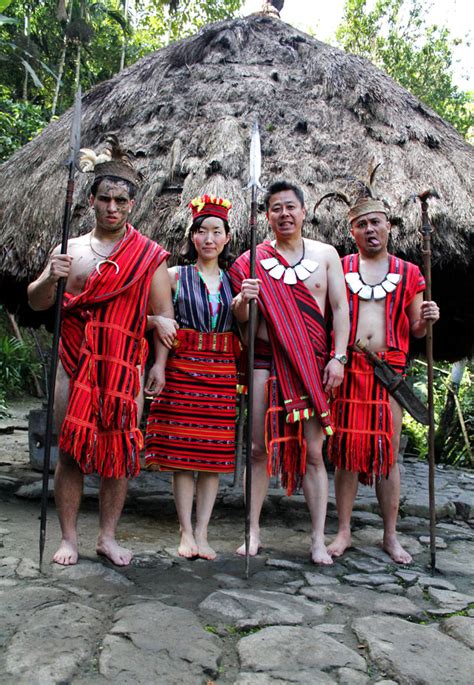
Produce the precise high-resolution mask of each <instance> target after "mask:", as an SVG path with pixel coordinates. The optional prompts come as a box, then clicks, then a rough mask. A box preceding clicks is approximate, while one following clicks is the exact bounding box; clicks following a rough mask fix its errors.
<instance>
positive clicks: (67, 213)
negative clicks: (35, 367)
mask: <svg viewBox="0 0 474 685" xmlns="http://www.w3.org/2000/svg"><path fill="white" fill-rule="evenodd" d="M80 141H81V87H80V86H78V88H77V91H76V98H75V102H74V111H73V116H72V127H71V140H70V145H69V159H68V160H67V162H66V166H67V168H68V172H69V173H68V181H67V187H66V201H65V203H64V214H63V227H62V241H61V254H67V243H68V240H69V225H70V222H71V210H72V196H73V193H74V172H75V168H76V160H77V156H78V154H79V148H80ZM65 288H66V279H65V278H60V279H59V281H58V287H57V291H56V301H55V303H54V330H53V344H52V348H51V366H50V371H49V387H48V408H47V412H46V429H45V436H44V461H43V485H42V491H41V522H40V537H39V570H40V573H41V566H42V563H43V552H44V543H45V540H46V518H47V513H48V490H49V465H50V461H51V443H52V436H53V414H54V391H55V385H56V372H57V369H58V357H59V338H60V334H61V306H62V302H63V297H64V290H65Z"/></svg>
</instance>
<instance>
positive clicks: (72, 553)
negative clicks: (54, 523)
mask: <svg viewBox="0 0 474 685" xmlns="http://www.w3.org/2000/svg"><path fill="white" fill-rule="evenodd" d="M78 557H79V555H78V553H77V544H76V543H74V542H69V541H68V540H64V539H63V540H61V544H60V545H59V548H58V550H57V552H56V553H55V554H54V556H53V561H54V562H55V563H56V564H61V566H73V565H74V564H77V560H78Z"/></svg>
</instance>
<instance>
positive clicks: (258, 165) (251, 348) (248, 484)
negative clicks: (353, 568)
mask: <svg viewBox="0 0 474 685" xmlns="http://www.w3.org/2000/svg"><path fill="white" fill-rule="evenodd" d="M261 169H262V153H261V148H260V133H259V130H258V121H257V119H255V120H254V122H253V127H252V138H251V141H250V181H249V183H248V185H247V186H246V188H244V190H248V189H249V188H250V189H251V191H252V199H251V203H250V220H249V230H250V278H255V277H256V268H255V262H256V252H257V191H258V190H262V191H263V190H264V188H262V186H261V185H260V172H261ZM256 327H257V301H256V300H255V299H252V300H250V302H249V322H248V340H247V347H248V352H247V388H248V391H247V392H248V399H247V437H246V444H245V451H246V454H245V577H246V578H248V577H249V570H250V511H251V500H252V432H253V377H254V373H253V365H254V358H255V333H256Z"/></svg>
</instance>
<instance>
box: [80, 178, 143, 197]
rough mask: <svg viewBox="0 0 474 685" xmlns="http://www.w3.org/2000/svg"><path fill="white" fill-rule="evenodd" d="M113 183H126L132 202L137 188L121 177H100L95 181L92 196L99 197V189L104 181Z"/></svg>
mask: <svg viewBox="0 0 474 685" xmlns="http://www.w3.org/2000/svg"><path fill="white" fill-rule="evenodd" d="M106 179H107V181H112V183H124V184H125V185H126V186H127V190H128V196H129V198H130V199H131V200H133V198H134V197H135V195H136V193H137V189H136V187H135V186H134V185H133V183H131V182H130V181H127V180H126V179H125V178H120V176H99V177H98V178H96V179H95V180H94V183H93V184H92V186H91V195H92V196H93V197H95V196H96V195H97V189H98V187H99V185H100V184H101V183H102V181H105V180H106Z"/></svg>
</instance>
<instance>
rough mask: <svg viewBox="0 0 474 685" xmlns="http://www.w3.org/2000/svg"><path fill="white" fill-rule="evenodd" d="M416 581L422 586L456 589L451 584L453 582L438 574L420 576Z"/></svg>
mask: <svg viewBox="0 0 474 685" xmlns="http://www.w3.org/2000/svg"><path fill="white" fill-rule="evenodd" d="M396 575H397V574H396ZM417 583H418V585H421V586H422V587H437V588H440V589H441V590H453V591H456V586H455V585H453V583H450V582H449V580H445V578H440V577H439V576H420V577H419V578H418V580H417Z"/></svg>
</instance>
